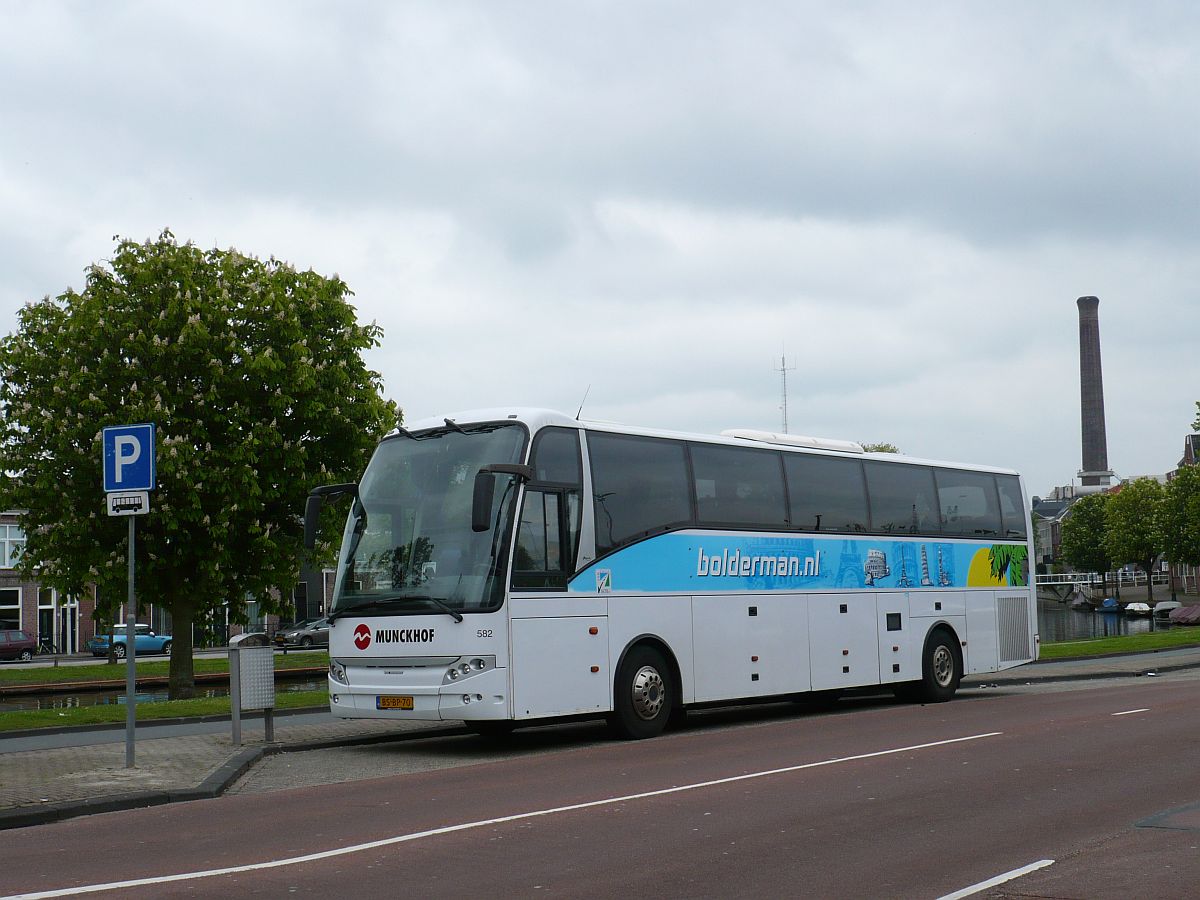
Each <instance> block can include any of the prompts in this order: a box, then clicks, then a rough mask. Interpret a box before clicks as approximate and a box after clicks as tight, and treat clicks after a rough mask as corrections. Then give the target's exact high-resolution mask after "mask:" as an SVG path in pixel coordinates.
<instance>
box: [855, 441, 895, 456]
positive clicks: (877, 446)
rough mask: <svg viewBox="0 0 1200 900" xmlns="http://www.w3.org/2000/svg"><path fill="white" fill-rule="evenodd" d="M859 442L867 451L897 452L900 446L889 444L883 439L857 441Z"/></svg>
mask: <svg viewBox="0 0 1200 900" xmlns="http://www.w3.org/2000/svg"><path fill="white" fill-rule="evenodd" d="M859 444H860V445H861V446H862V448H863V449H864V450H866V451H867V452H868V453H899V452H900V448H899V447H897V446H896V445H895V444H889V443H887V442H885V441H880V442H878V443H874V444H869V443H867V442H866V441H859Z"/></svg>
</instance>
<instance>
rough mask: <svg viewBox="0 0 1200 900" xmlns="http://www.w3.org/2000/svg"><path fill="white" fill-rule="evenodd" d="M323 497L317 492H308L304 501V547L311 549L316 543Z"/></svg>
mask: <svg viewBox="0 0 1200 900" xmlns="http://www.w3.org/2000/svg"><path fill="white" fill-rule="evenodd" d="M323 502H324V501H323V499H322V498H321V497H320V496H319V495H317V494H309V495H308V499H307V500H305V501H304V549H305V550H311V549H312V548H313V547H315V546H316V545H317V525H318V524H320V521H321V506H322V504H323Z"/></svg>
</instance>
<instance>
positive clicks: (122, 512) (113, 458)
mask: <svg viewBox="0 0 1200 900" xmlns="http://www.w3.org/2000/svg"><path fill="white" fill-rule="evenodd" d="M100 433H101V445H102V449H101V457H100V458H101V462H102V463H103V469H104V493H105V494H106V495H107V498H106V501H107V505H108V514H109V515H110V516H128V517H129V597H128V600H127V601H126V604H125V768H127V769H132V768H133V741H134V735H135V732H136V730H137V663H136V659H137V629H136V628H134V626H135V625H136V624H137V602H136V600H135V596H134V591H133V571H134V567H133V562H134V555H135V553H134V540H133V539H134V526H133V520H134V517H136V516H144V515H145V514H146V513H148V512H150V491H152V490H154V424H153V423H151V422H146V423H143V424H141V425H110V426H108V427H107V428H103V429H101V432H100ZM117 630H118V629H117V627H116V625H115V623H114V626H113V636H112V645H113V647H115V646H116V641H117V634H116V632H117Z"/></svg>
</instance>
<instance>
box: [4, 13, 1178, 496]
mask: <svg viewBox="0 0 1200 900" xmlns="http://www.w3.org/2000/svg"><path fill="white" fill-rule="evenodd" d="M1198 47H1200V7H1197V6H1196V5H1195V4H1194V3H1191V2H1179V3H1147V2H1139V3H1137V4H1132V3H1102V2H1095V0H1088V2H1079V3H1069V2H1056V3H1045V2H1029V3H1004V4H997V3H983V2H978V3H966V2H947V3H899V2H886V3H842V2H837V3H835V2H829V3H803V2H795V0H786V2H777V3H771V2H761V3H741V4H733V3H724V2H723V3H698V2H659V3H655V2H648V3H647V2H637V3H632V2H631V3H618V2H597V3H587V2H576V3H571V2H544V3H518V2H513V3H499V2H479V3H444V2H436V3H435V2H430V3H424V4H418V3H398V2H386V3H385V2H379V3H371V2H347V3H337V4H335V3H332V2H330V3H298V2H281V3H264V2H252V0H238V2H235V3H217V2H212V0H205V2H204V3H195V2H175V3H170V2H142V3H138V2H115V0H114V2H103V3H96V2H90V0H88V2H78V3H54V2H47V0H36V2H17V0H0V84H3V85H4V87H3V88H0V333H7V332H9V331H12V330H13V329H14V328H15V327H16V311H17V310H18V309H19V308H20V306H21V305H22V304H23V303H25V302H28V301H30V300H35V299H38V298H40V297H42V296H44V295H46V294H58V293H60V292H61V291H62V290H63V289H65V288H66V287H67V286H68V285H70V286H74V287H76V288H78V287H82V284H83V273H84V270H85V268H86V267H87V266H88V265H89V264H91V263H93V262H98V261H102V260H104V259H106V258H107V257H108V256H110V255H111V253H112V250H113V248H114V242H113V236H114V235H121V236H122V237H130V238H135V239H144V238H147V237H152V236H155V235H157V234H158V233H159V232H160V231H161V230H162V229H163V228H164V227H170V229H171V230H172V231H173V232H174V233H175V234H176V236H177V237H179V238H180V239H181V240H192V241H194V242H195V243H197V244H199V245H200V246H202V247H212V246H219V247H222V248H225V247H230V246H233V247H237V248H238V249H239V250H241V251H243V252H246V253H250V254H253V255H256V256H260V257H267V256H270V255H274V256H277V257H280V258H283V259H286V260H288V261H290V262H292V263H293V264H295V265H296V266H298V267H300V268H312V269H315V270H316V271H318V272H321V273H323V274H333V273H337V274H339V275H340V276H341V277H342V278H343V279H345V280H346V281H347V282H348V283H349V285H350V287H351V288H352V289H353V291H354V292H355V298H354V302H355V305H356V307H357V309H358V313H359V316H360V318H361V319H362V320H364V321H370V320H375V321H378V322H379V324H380V325H382V326H383V328H384V330H385V336H384V343H383V346H382V347H381V348H380V349H379V350H378V351H375V352H374V353H373V354H372V355H371V357H370V360H369V361H370V364H371V365H372V366H373V367H374V368H376V369H378V370H379V371H380V372H381V373H382V374H383V376H384V379H385V383H386V390H387V394H388V395H389V396H390V397H391V398H392V399H394V400H396V401H397V402H398V403H399V404H400V405H401V406H402V407H403V408H404V410H405V414H406V417H407V418H408V419H409V420H413V419H416V418H420V417H423V416H426V415H443V414H446V413H449V412H452V411H454V410H456V409H469V408H477V407H481V406H491V405H514V404H520V405H531V406H548V407H552V408H556V409H560V410H563V411H565V412H568V413H571V414H573V413H575V411H576V409H577V408H578V407H579V404H580V401H581V400H582V399H583V396H584V392H585V390H587V389H588V386H589V385H590V386H591V393H590V396H589V397H588V400H587V404H586V406H585V408H584V417H585V418H587V417H592V418H599V419H605V420H616V421H623V422H628V423H634V424H639V425H650V426H662V427H668V428H675V429H684V430H694V431H702V432H716V431H720V430H721V429H724V428H731V427H749V428H762V429H767V430H776V431H777V430H781V428H782V419H781V409H780V407H781V390H780V387H781V385H780V373H779V371H778V370H779V367H780V360H781V357H783V356H784V355H786V358H787V364H788V366H789V368H790V367H793V366H794V369H792V370H791V371H789V372H788V400H789V402H788V422H789V430H790V431H791V432H792V433H799V434H812V435H818V436H825V437H840V438H848V439H852V440H871V441H876V440H885V441H891V442H893V443H895V444H898V445H899V446H900V448H901V449H902V450H903V451H905V452H906V453H911V454H913V455H918V456H927V457H934V458H940V459H952V460H961V461H968V462H977V463H989V464H996V465H1003V466H1011V467H1015V468H1018V469H1020V470H1021V471H1022V472H1024V473H1025V475H1026V476H1027V479H1028V483H1029V490H1030V492H1031V493H1034V494H1044V493H1046V492H1047V491H1048V490H1049V489H1050V488H1051V487H1052V486H1053V485H1056V484H1066V483H1069V482H1070V480H1071V479H1072V478H1073V477H1074V476H1075V474H1076V472H1077V471H1078V470H1079V468H1080V465H1081V451H1080V424H1079V353H1078V324H1077V322H1078V319H1077V312H1076V307H1075V299H1076V298H1077V297H1078V296H1080V295H1084V294H1095V295H1097V296H1099V297H1100V331H1101V342H1102V349H1103V359H1104V375H1105V385H1104V387H1105V397H1106V408H1107V418H1108V446H1109V464H1110V466H1111V467H1112V468H1114V469H1115V470H1116V471H1117V472H1118V474H1120V475H1122V476H1128V475H1140V474H1148V473H1154V474H1161V473H1163V472H1165V471H1166V470H1168V469H1170V468H1173V467H1174V465H1175V463H1176V461H1177V460H1178V459H1179V457H1180V455H1181V453H1182V449H1183V438H1184V435H1185V434H1187V433H1188V432H1190V431H1191V423H1192V421H1193V420H1194V419H1195V418H1196V401H1197V400H1200V377H1198V376H1200V363H1198V361H1197V360H1198V354H1197V340H1196V331H1197V328H1196V325H1197V322H1198V321H1200V287H1198V286H1200V253H1197V242H1198V239H1200V53H1198V52H1197V48H1198Z"/></svg>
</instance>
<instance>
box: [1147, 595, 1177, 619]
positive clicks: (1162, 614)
mask: <svg viewBox="0 0 1200 900" xmlns="http://www.w3.org/2000/svg"><path fill="white" fill-rule="evenodd" d="M1182 606H1183V604H1182V603H1180V602H1179V601H1178V600H1159V601H1158V602H1157V603H1155V604H1154V618H1156V619H1169V618H1171V610H1173V609H1180V608H1182Z"/></svg>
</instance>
